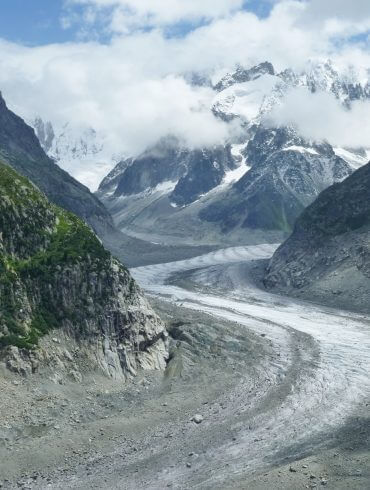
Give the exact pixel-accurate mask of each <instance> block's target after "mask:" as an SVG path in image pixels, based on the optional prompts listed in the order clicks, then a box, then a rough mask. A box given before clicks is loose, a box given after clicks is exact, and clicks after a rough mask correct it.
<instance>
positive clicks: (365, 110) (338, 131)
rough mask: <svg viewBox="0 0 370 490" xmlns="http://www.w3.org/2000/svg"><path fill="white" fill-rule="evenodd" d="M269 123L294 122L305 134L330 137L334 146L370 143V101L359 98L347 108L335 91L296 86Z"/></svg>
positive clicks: (355, 145) (314, 138)
mask: <svg viewBox="0 0 370 490" xmlns="http://www.w3.org/2000/svg"><path fill="white" fill-rule="evenodd" d="M265 123H266V124H267V125H269V126H272V127H276V126H277V127H279V126H292V127H294V128H295V129H296V130H297V131H298V133H299V134H301V135H302V136H303V137H304V138H306V139H309V140H314V141H324V140H326V141H328V142H329V143H330V144H331V145H333V146H334V147H336V146H339V147H348V148H361V147H365V148H368V147H369V146H370V101H355V102H353V104H352V106H351V109H347V108H345V107H344V106H343V105H342V104H340V103H339V102H338V100H337V99H336V98H335V97H334V95H332V94H331V93H327V92H319V93H314V94H313V93H311V92H308V90H307V89H304V88H296V89H293V90H291V91H289V92H288V93H287V94H286V96H285V97H284V99H283V100H282V103H281V105H279V106H276V107H275V108H274V109H273V111H272V113H271V114H269V115H268V117H267V118H266V121H265Z"/></svg>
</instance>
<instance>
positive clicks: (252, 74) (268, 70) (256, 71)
mask: <svg viewBox="0 0 370 490" xmlns="http://www.w3.org/2000/svg"><path fill="white" fill-rule="evenodd" d="M262 75H275V70H274V67H273V66H272V64H271V63H269V62H267V61H265V62H264V63H260V64H259V65H257V66H253V67H252V68H249V69H246V68H243V67H242V66H238V67H237V69H236V70H235V72H234V73H233V74H232V75H226V76H225V77H224V78H222V79H221V80H220V81H219V82H218V83H217V84H216V85H215V87H214V89H215V90H217V91H218V92H220V91H221V90H225V89H226V88H228V87H231V85H234V84H236V83H244V82H250V81H252V80H256V79H257V78H259V77H261V76H262Z"/></svg>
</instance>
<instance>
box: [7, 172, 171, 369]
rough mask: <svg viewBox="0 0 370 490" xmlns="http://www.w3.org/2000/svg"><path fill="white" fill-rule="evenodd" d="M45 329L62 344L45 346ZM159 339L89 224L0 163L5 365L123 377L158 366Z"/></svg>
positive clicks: (157, 328) (153, 319)
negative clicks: (100, 373) (49, 199)
mask: <svg viewBox="0 0 370 490" xmlns="http://www.w3.org/2000/svg"><path fill="white" fill-rule="evenodd" d="M51 333H53V335H54V336H55V337H57V339H59V340H58V344H60V347H57V346H56V345H54V346H53V347H50V345H49V344H50V336H49V335H48V334H51ZM165 339H166V334H165V330H164V326H163V324H162V323H161V321H160V320H159V318H158V317H157V316H156V315H155V313H154V312H153V311H152V310H151V308H150V306H149V304H148V303H147V302H146V300H145V299H144V297H143V296H142V293H141V291H140V290H139V288H138V286H137V285H136V283H135V282H134V280H133V279H132V278H131V276H130V274H129V272H128V271H127V269H125V268H124V267H123V266H122V265H121V264H120V263H119V262H118V261H117V260H115V259H113V258H112V257H111V255H110V253H109V252H108V251H106V250H105V249H104V247H103V245H102V244H101V242H100V241H99V239H98V238H97V237H96V235H95V234H94V233H93V232H92V231H91V229H90V227H89V226H87V225H86V224H85V223H84V222H83V221H82V220H80V219H79V218H77V217H76V216H74V215H73V214H71V213H69V212H67V211H64V210H62V209H61V208H59V207H57V206H55V205H53V204H50V202H49V201H48V200H47V198H46V196H45V195H43V194H42V193H41V192H40V191H39V190H38V189H37V188H36V187H35V186H34V185H33V184H31V183H30V182H29V181H28V180H27V179H26V178H24V177H22V176H20V175H19V174H18V173H16V172H15V171H14V170H12V169H11V168H10V167H9V166H8V165H6V164H3V163H0V357H1V358H2V359H3V360H5V362H6V363H7V366H8V368H9V369H11V370H13V371H16V372H19V373H21V374H29V373H31V372H34V371H35V370H37V369H38V368H40V369H45V368H46V366H49V368H51V369H52V366H54V367H55V369H54V371H55V370H57V372H58V373H59V374H58V375H61V373H62V374H64V375H66V376H68V373H70V372H71V371H73V372H74V373H76V372H80V371H81V369H82V368H84V369H85V370H87V371H88V370H90V369H99V370H100V371H102V372H104V373H105V374H107V375H109V376H112V377H114V378H125V377H127V376H130V375H133V374H135V372H136V371H137V369H139V368H163V367H164V364H165V361H164V359H165V355H166V352H165ZM48 342H49V343H48ZM72 351H74V352H75V353H76V354H75V356H73V355H72V354H71V352H72ZM52 370H53V369H52Z"/></svg>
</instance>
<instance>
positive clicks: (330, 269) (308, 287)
mask: <svg viewBox="0 0 370 490" xmlns="http://www.w3.org/2000/svg"><path fill="white" fill-rule="evenodd" d="M369 189H370V163H369V164H367V165H365V166H364V167H362V168H360V169H359V170H357V171H356V172H355V173H353V174H352V175H351V176H350V177H348V178H347V179H346V180H344V181H343V182H341V183H338V184H335V185H333V186H331V187H329V188H328V189H326V190H325V191H323V192H322V193H321V194H320V196H319V197H318V198H317V199H316V201H315V202H314V203H313V204H311V206H309V207H308V208H307V209H306V210H305V211H304V212H303V213H302V215H301V216H300V217H299V218H298V220H297V222H296V224H295V227H294V231H293V233H292V235H291V236H290V237H289V238H288V240H287V241H286V242H285V243H283V245H282V246H281V247H280V248H279V249H278V250H277V251H276V253H275V255H274V256H273V258H272V260H271V262H270V264H269V266H268V268H267V272H266V276H265V284H266V286H267V287H268V288H270V289H273V290H276V291H284V292H288V293H289V294H292V295H296V296H300V297H303V298H307V299H311V300H313V301H318V302H325V303H328V304H333V305H336V306H339V307H342V308H349V309H355V310H360V311H366V312H368V311H369V309H370V308H369V295H370V246H369V244H370V193H369Z"/></svg>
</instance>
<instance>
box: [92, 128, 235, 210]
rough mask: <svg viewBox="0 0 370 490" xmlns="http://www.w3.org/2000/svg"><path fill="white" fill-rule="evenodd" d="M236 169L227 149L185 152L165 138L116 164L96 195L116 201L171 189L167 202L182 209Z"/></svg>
mask: <svg viewBox="0 0 370 490" xmlns="http://www.w3.org/2000/svg"><path fill="white" fill-rule="evenodd" d="M236 167H237V164H236V163H235V161H234V159H233V157H232V155H231V148H230V147H229V146H226V147H224V146H219V147H215V148H212V149H204V150H188V149H184V148H182V147H181V146H180V145H179V143H178V142H177V141H176V140H175V139H174V138H170V137H169V138H165V139H163V140H161V141H160V142H159V143H158V144H157V145H155V146H154V147H152V148H150V149H148V150H147V151H145V152H144V153H143V154H142V155H140V156H139V157H138V158H135V159H128V160H124V161H122V162H120V163H119V164H118V165H117V166H116V167H115V168H114V169H113V170H112V172H110V173H109V174H108V176H107V177H106V178H105V179H104V180H103V181H102V183H101V184H100V186H99V190H98V193H97V195H98V196H101V197H102V198H103V199H104V196H105V195H112V196H114V197H115V198H119V197H121V196H130V195H135V194H140V193H145V192H148V191H149V192H150V191H151V190H153V189H155V188H156V187H158V186H162V187H163V188H166V187H171V186H172V190H171V194H170V200H171V202H172V203H173V204H175V205H177V206H183V205H186V204H190V203H191V202H194V201H196V200H197V199H199V197H200V196H201V195H202V194H205V193H207V192H209V191H210V190H211V189H213V188H214V187H217V186H218V185H219V184H220V183H221V182H222V179H223V177H224V176H225V174H226V172H227V171H229V170H233V169H235V168H236Z"/></svg>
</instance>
